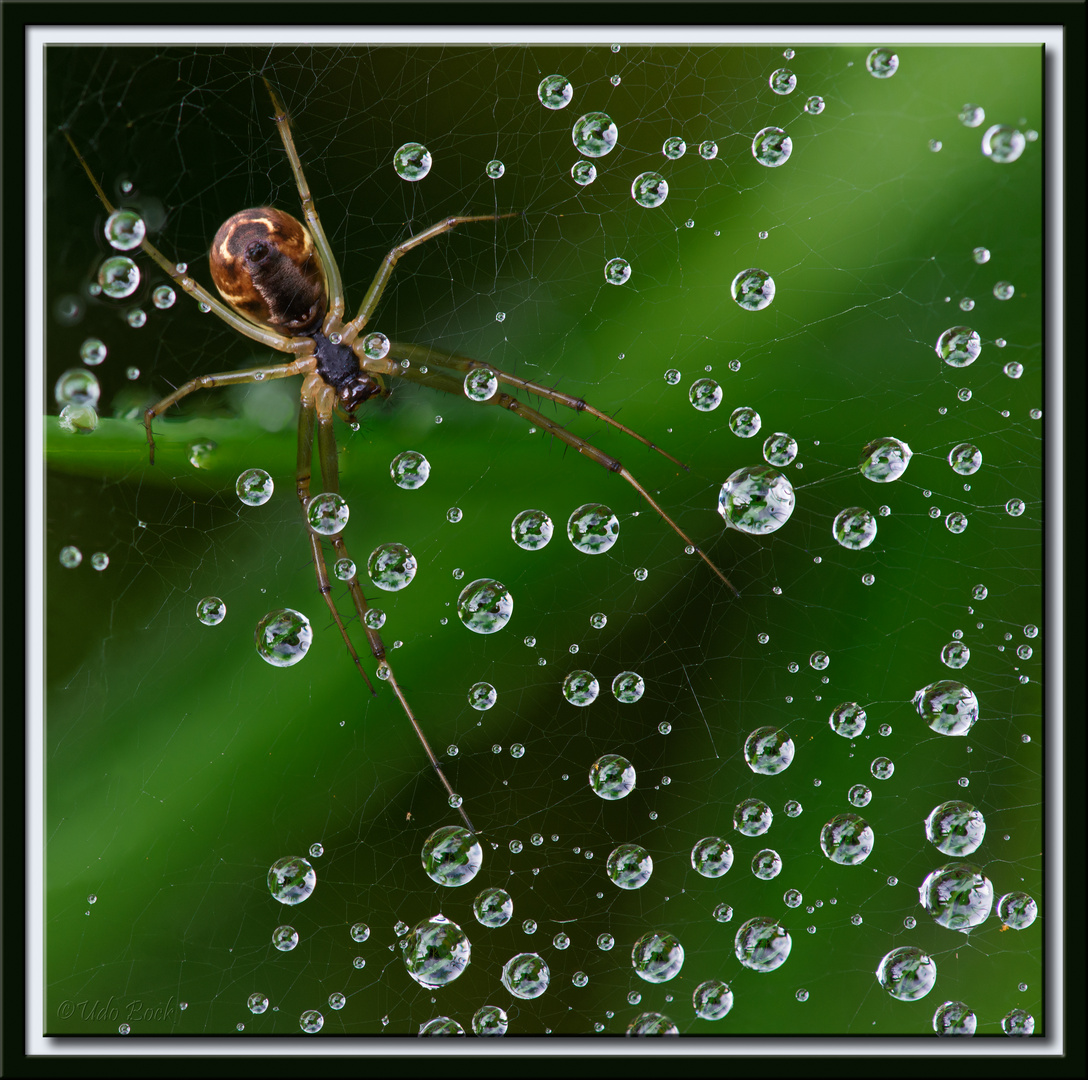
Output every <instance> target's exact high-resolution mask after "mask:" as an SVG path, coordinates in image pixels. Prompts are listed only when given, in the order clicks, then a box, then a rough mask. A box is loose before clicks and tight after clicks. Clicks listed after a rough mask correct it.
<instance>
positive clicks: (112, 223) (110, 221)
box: [104, 210, 147, 251]
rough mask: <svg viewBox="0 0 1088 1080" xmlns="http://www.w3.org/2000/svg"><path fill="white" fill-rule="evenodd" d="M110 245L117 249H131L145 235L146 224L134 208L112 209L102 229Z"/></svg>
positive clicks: (137, 245)
mask: <svg viewBox="0 0 1088 1080" xmlns="http://www.w3.org/2000/svg"><path fill="white" fill-rule="evenodd" d="M104 232H105V235H106V239H107V240H108V241H109V244H110V247H112V248H115V249H116V250H117V251H132V250H133V248H138V247H139V246H140V244H141V243H142V242H143V239H144V237H145V236H146V235H147V226H146V225H145V224H144V220H143V218H141V217H140V215H139V214H137V213H136V211H135V210H114V211H113V213H112V214H110V216H109V217H108V218H106V225H105V229H104Z"/></svg>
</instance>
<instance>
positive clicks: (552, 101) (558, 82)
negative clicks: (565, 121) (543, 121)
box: [536, 75, 574, 110]
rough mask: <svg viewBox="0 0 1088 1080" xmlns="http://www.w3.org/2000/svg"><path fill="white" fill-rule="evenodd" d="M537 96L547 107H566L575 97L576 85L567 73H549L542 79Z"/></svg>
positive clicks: (537, 89)
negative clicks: (568, 77)
mask: <svg viewBox="0 0 1088 1080" xmlns="http://www.w3.org/2000/svg"><path fill="white" fill-rule="evenodd" d="M536 96H537V100H538V101H539V102H540V104H541V105H543V106H544V108H545V109H553V110H554V109H565V108H566V107H567V106H568V105H569V104H570V101H571V98H572V97H574V87H572V86H571V84H570V80H569V79H567V77H566V76H565V75H548V76H547V77H546V78H544V79H541V80H540V85H539V86H538V87H537V88H536Z"/></svg>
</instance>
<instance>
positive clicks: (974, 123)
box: [957, 104, 986, 128]
mask: <svg viewBox="0 0 1088 1080" xmlns="http://www.w3.org/2000/svg"><path fill="white" fill-rule="evenodd" d="M957 118H958V119H959V122H960V123H961V124H963V126H964V127H969V128H977V127H980V126H981V124H982V121H983V120H985V119H986V110H985V109H983V107H982V106H981V105H971V104H967V105H964V106H963V108H962V109H960V111H959V114H958V117H957Z"/></svg>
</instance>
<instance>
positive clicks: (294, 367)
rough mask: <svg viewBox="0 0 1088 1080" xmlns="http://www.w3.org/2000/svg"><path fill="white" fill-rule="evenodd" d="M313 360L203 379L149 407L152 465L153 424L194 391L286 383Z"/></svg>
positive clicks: (146, 417) (146, 422)
mask: <svg viewBox="0 0 1088 1080" xmlns="http://www.w3.org/2000/svg"><path fill="white" fill-rule="evenodd" d="M310 344H311V345H312V344H313V342H311V343H310ZM316 363H317V362H316V360H314V358H313V357H312V356H304V357H302V358H301V359H298V360H292V361H290V363H287V364H268V365H266V366H263V367H253V368H243V369H242V370H241V371H221V372H219V373H218V374H217V375H200V376H198V377H197V378H195V379H190V380H189V381H188V382H187V383H184V384H183V385H182V386H179V387H178V388H177V389H176V390H175V391H174V392H173V393H172V394H167V396H166V397H164V398H163V399H162V401H157V402H156V403H155V404H154V405H149V406H148V407H147V408H146V409H145V410H144V427H145V428H146V429H147V454H148V460H149V461H150V463H151V464H152V465H154V464H155V440H154V438H153V437H152V435H151V421H152V420H154V419H155V417H156V416H161V415H162V414H163V413H164V412H166V410H167V409H169V408H170V406H171V405H176V404H177V403H178V402H179V401H181V399H182V398H185V397H188V396H189V395H190V394H191V393H193V392H194V391H195V390H211V389H214V388H215V387H217V386H238V385H240V384H242V383H255V382H263V381H264V380H265V379H286V378H288V376H291V375H303V374H305V373H306V372H308V371H312V370H313V369H314V366H315V365H316Z"/></svg>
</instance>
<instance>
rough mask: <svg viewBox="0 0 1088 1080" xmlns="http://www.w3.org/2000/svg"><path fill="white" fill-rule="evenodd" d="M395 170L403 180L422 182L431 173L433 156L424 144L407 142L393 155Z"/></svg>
mask: <svg viewBox="0 0 1088 1080" xmlns="http://www.w3.org/2000/svg"><path fill="white" fill-rule="evenodd" d="M393 168H394V169H395V170H396V172H397V175H398V176H399V177H400V178H401V179H402V180H412V181H415V180H422V179H423V177H425V176H426V175H427V173H429V172H430V171H431V155H430V152H429V151H428V150H427V148H426V147H425V146H424V145H423V144H422V143H417V142H407V143H405V144H404V145H403V146H402V147H401V148H400V149H399V150H398V151H397V152H396V153H395V154H394V155H393Z"/></svg>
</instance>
